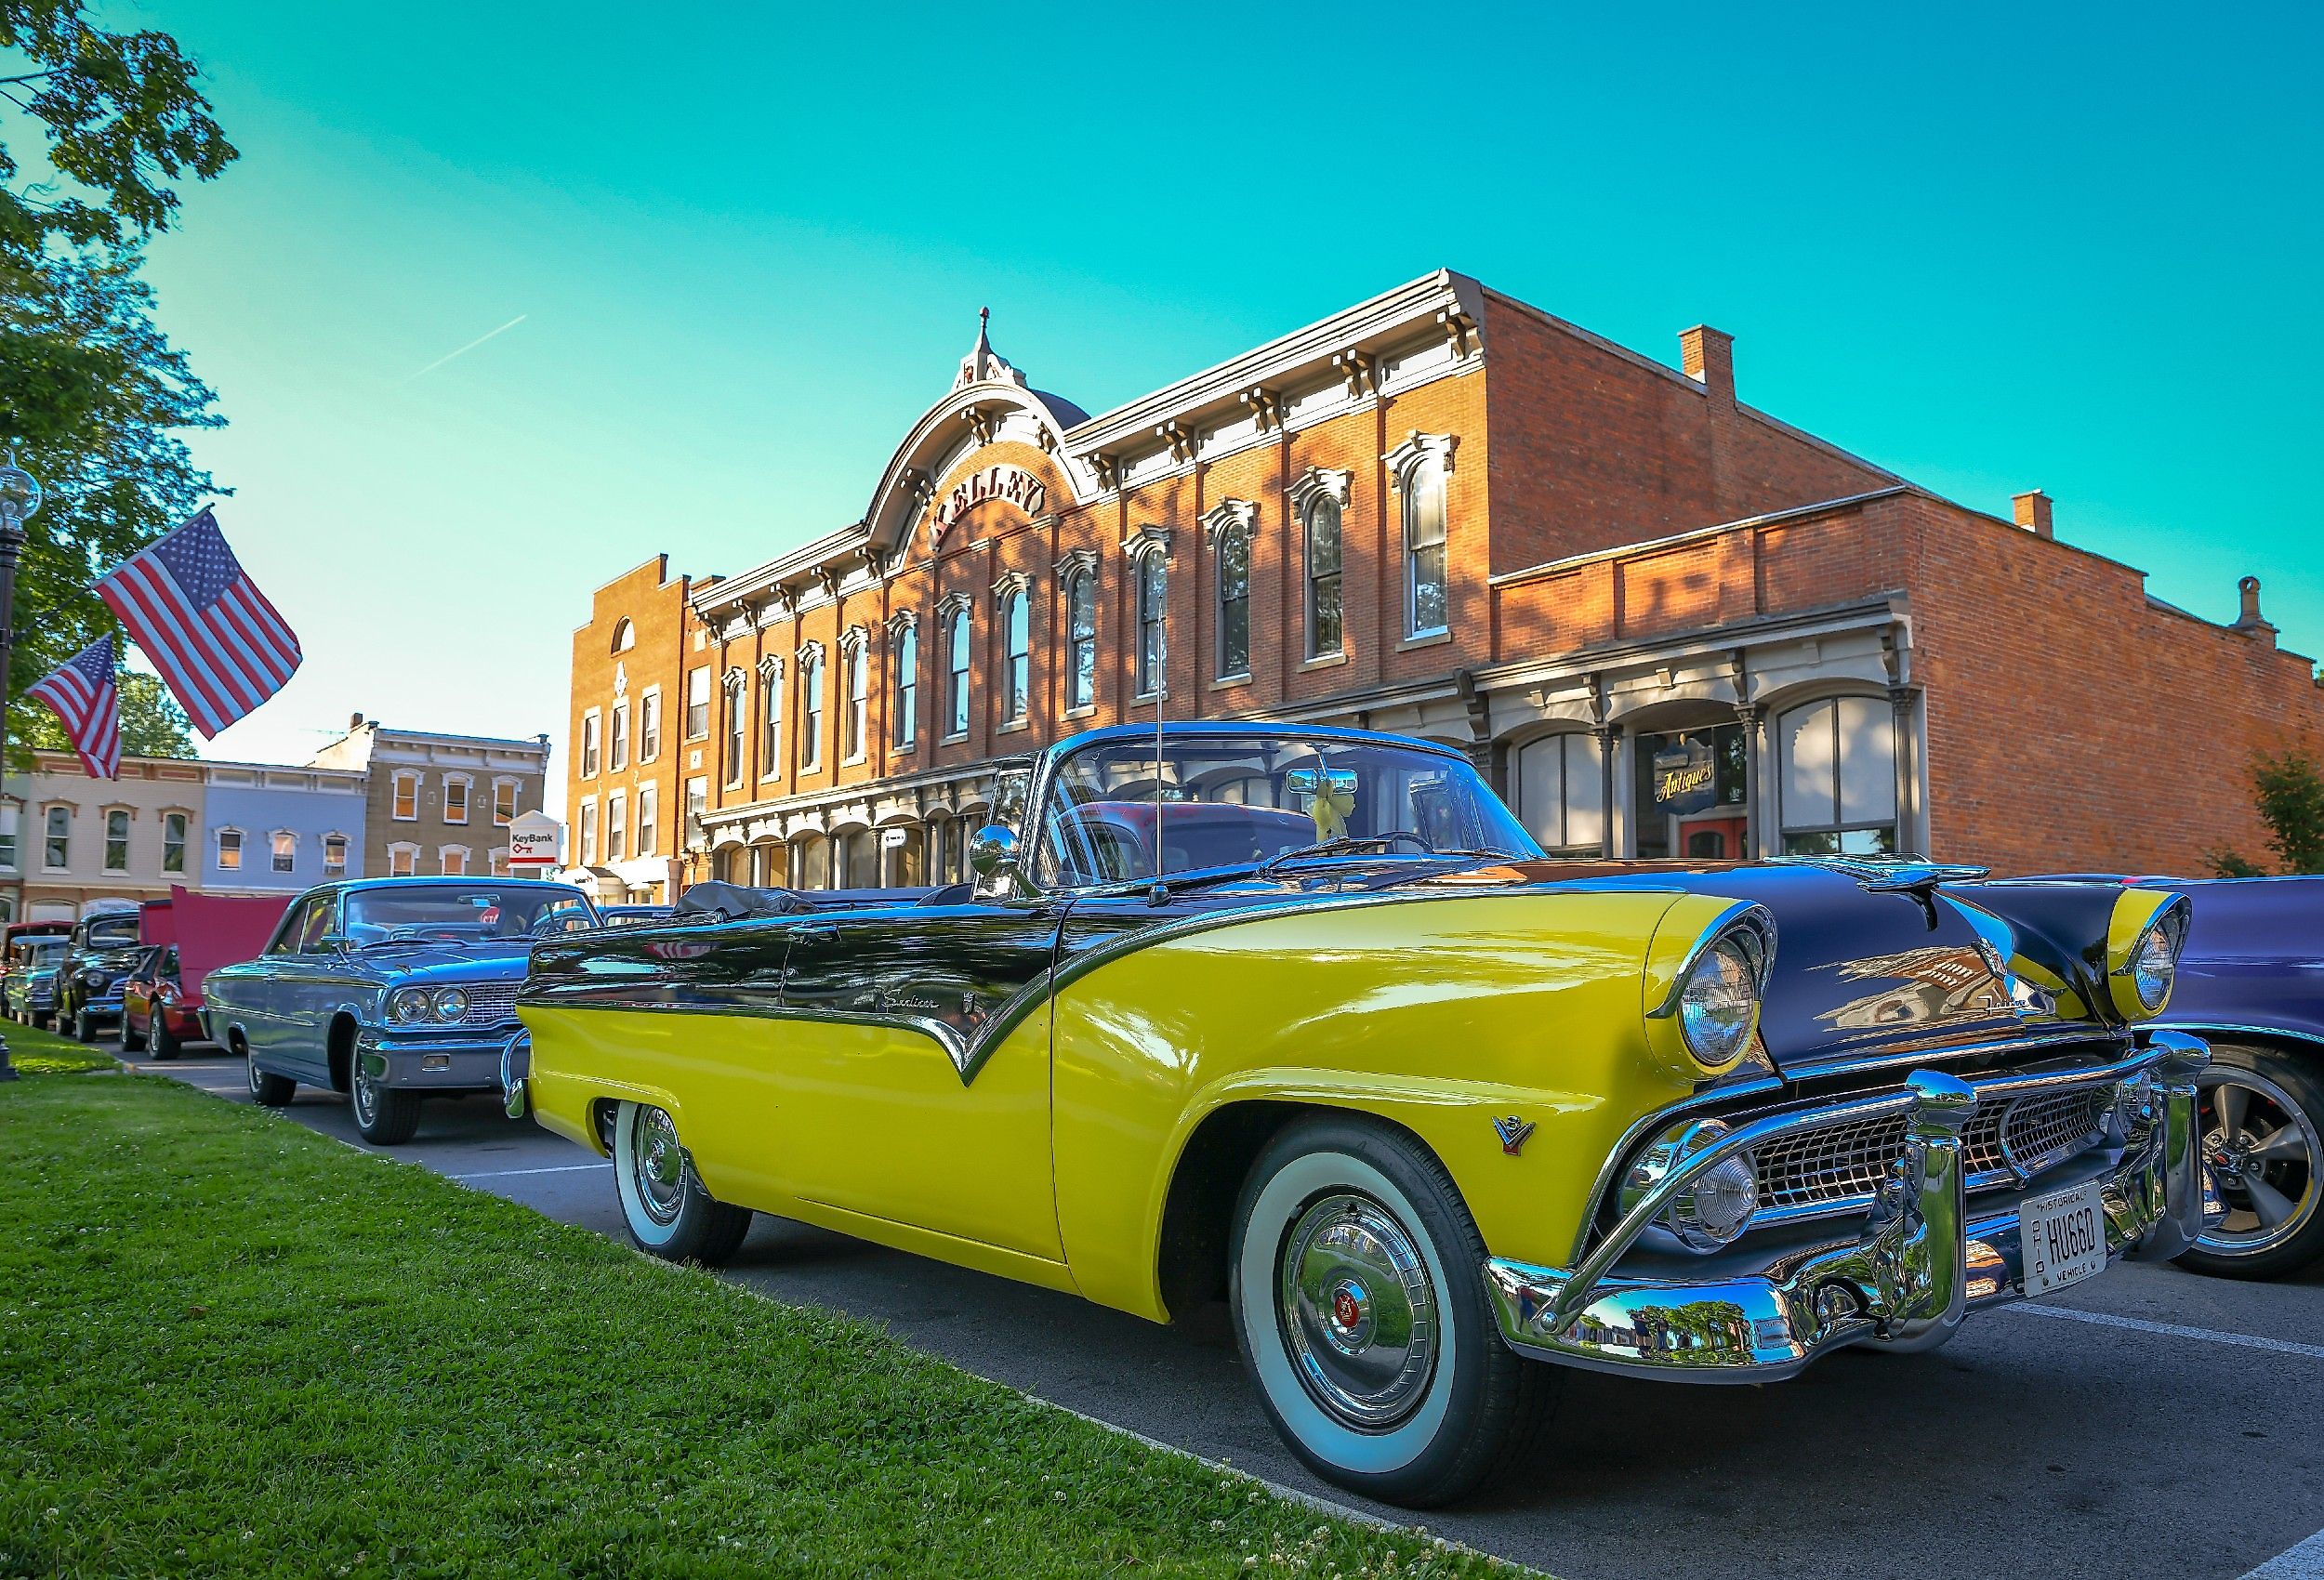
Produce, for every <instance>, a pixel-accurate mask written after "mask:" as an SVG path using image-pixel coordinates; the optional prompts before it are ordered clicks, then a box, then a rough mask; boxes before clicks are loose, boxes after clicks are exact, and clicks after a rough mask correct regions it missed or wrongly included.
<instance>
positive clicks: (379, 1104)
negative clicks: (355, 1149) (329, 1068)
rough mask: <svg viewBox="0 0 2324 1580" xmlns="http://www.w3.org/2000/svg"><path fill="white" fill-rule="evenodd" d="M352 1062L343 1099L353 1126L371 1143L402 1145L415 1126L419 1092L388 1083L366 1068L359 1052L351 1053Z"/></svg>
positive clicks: (380, 1145) (416, 1123)
mask: <svg viewBox="0 0 2324 1580" xmlns="http://www.w3.org/2000/svg"><path fill="white" fill-rule="evenodd" d="M354 1064H355V1068H354V1069H353V1070H352V1071H350V1073H349V1075H348V1082H347V1087H348V1090H347V1099H348V1103H349V1106H350V1107H351V1108H353V1109H354V1111H355V1128H356V1129H357V1130H360V1131H361V1132H363V1139H364V1140H366V1141H369V1142H370V1143H371V1144H372V1145H373V1146H376V1147H397V1146H402V1145H403V1143H404V1142H406V1141H408V1140H410V1139H412V1134H413V1132H414V1131H416V1130H417V1129H418V1128H419V1105H420V1102H421V1100H422V1099H421V1097H420V1094H419V1093H417V1092H415V1091H412V1090H410V1089H408V1088H405V1087H399V1086H389V1085H388V1084H387V1082H386V1081H385V1080H383V1079H381V1078H380V1077H379V1076H377V1075H374V1074H372V1073H370V1072H368V1071H366V1070H365V1069H364V1068H363V1055H362V1054H360V1053H358V1054H357V1055H356V1056H355V1060H354Z"/></svg>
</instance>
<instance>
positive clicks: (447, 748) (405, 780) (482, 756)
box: [310, 713, 548, 877]
mask: <svg viewBox="0 0 2324 1580" xmlns="http://www.w3.org/2000/svg"><path fill="white" fill-rule="evenodd" d="M310 767H314V768H328V769H342V770H351V771H358V772H362V773H364V774H366V775H367V776H368V778H369V786H368V788H367V790H366V791H365V793H364V816H363V830H364V832H363V858H362V870H363V872H364V873H365V874H366V875H368V876H375V877H376V876H389V877H402V876H413V875H429V876H432V875H434V874H438V873H443V874H450V875H455V876H459V875H467V874H474V873H496V874H504V875H505V874H506V873H507V872H508V823H509V822H510V821H511V820H512V819H514V818H515V817H516V815H517V814H518V813H519V812H525V811H537V810H540V808H541V797H542V790H543V786H544V785H545V783H547V779H548V736H546V735H538V736H535V737H534V738H533V739H531V740H511V739H506V738H503V737H499V736H493V735H442V734H437V733H435V732H433V731H425V730H397V729H393V728H391V727H390V726H388V725H384V724H381V723H380V722H379V721H378V720H377V719H367V718H364V717H363V715H362V714H360V713H359V714H357V715H355V716H354V717H353V718H351V719H350V720H349V721H348V727H347V733H346V734H344V735H342V736H340V737H339V738H338V739H337V740H336V741H334V742H332V743H331V744H329V745H327V746H325V747H324V748H323V749H322V750H321V751H319V752H317V753H316V754H315V755H314V758H313V761H312V762H311V763H310Z"/></svg>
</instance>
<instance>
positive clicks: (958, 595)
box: [936, 592, 975, 620]
mask: <svg viewBox="0 0 2324 1580" xmlns="http://www.w3.org/2000/svg"><path fill="white" fill-rule="evenodd" d="M974 601H975V600H974V599H971V598H970V597H969V595H968V594H967V593H964V592H948V593H946V594H944V597H942V598H940V599H937V600H936V613H937V615H938V616H939V617H940V618H943V619H945V620H949V619H951V618H952V617H953V616H954V615H956V614H957V613H959V612H961V611H962V610H964V609H967V608H968V607H969V606H970V605H971V603H972V602H974Z"/></svg>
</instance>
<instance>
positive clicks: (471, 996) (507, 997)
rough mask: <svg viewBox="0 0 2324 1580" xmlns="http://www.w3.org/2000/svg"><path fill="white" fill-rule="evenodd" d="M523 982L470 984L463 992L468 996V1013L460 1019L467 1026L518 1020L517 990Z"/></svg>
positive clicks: (465, 985) (466, 985) (465, 986)
mask: <svg viewBox="0 0 2324 1580" xmlns="http://www.w3.org/2000/svg"><path fill="white" fill-rule="evenodd" d="M522 985H523V984H522V983H521V982H468V983H465V984H463V991H464V992H466V993H467V994H468V1013H467V1014H465V1015H463V1016H461V1017H460V1023H461V1024H462V1025H465V1026H490V1025H494V1024H496V1023H498V1022H500V1021H503V1020H515V1019H516V1018H517V989H518V988H519V987H521V986H522Z"/></svg>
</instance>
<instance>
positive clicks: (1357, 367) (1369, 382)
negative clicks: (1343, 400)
mask: <svg viewBox="0 0 2324 1580" xmlns="http://www.w3.org/2000/svg"><path fill="white" fill-rule="evenodd" d="M1331 365H1332V366H1333V367H1335V368H1338V369H1339V370H1340V377H1341V378H1342V379H1344V380H1346V382H1347V386H1348V399H1349V400H1351V401H1361V400H1362V399H1364V397H1365V396H1367V395H1377V394H1379V393H1380V359H1379V358H1378V357H1377V356H1375V355H1373V354H1372V353H1371V352H1369V351H1365V350H1359V349H1356V348H1355V347H1353V346H1350V347H1348V348H1347V349H1345V350H1340V351H1334V352H1332V354H1331Z"/></svg>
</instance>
